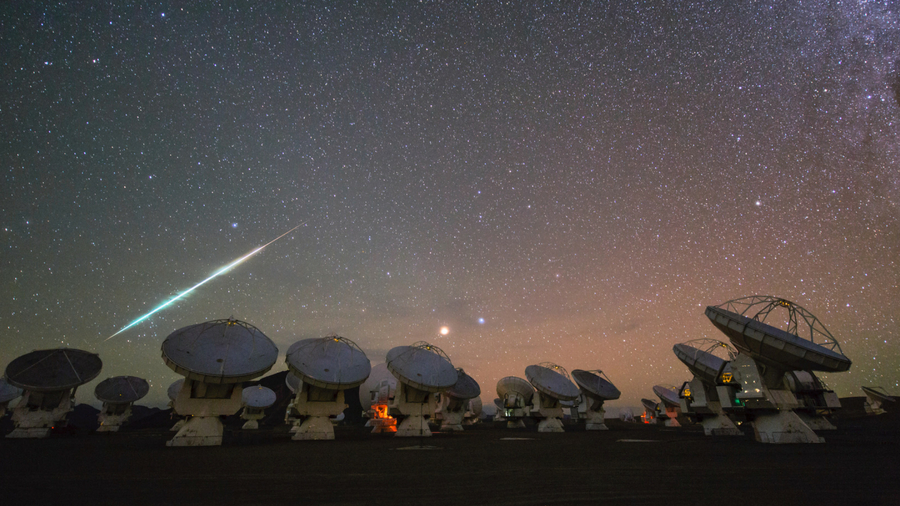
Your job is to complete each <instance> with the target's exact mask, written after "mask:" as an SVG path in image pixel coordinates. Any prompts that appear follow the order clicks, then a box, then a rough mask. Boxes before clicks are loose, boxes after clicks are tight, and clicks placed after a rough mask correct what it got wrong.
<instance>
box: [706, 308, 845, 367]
mask: <svg viewBox="0 0 900 506" xmlns="http://www.w3.org/2000/svg"><path fill="white" fill-rule="evenodd" d="M706 316H707V318H709V319H710V320H711V321H712V323H713V325H715V326H716V327H717V328H718V329H719V330H721V331H722V332H723V333H724V334H725V335H727V336H728V338H729V339H730V340H731V344H733V345H734V346H735V348H737V349H738V350H740V351H742V352H744V353H746V354H748V355H750V356H751V357H752V358H754V359H759V360H760V361H762V362H763V363H766V364H770V365H773V366H775V367H776V368H780V369H783V370H799V371H825V372H842V371H846V370H848V369H850V364H851V362H850V359H849V358H847V357H845V356H844V355H842V354H840V353H838V352H836V351H833V350H829V349H828V348H825V347H824V346H820V345H818V344H816V343H814V342H812V341H810V340H807V339H803V338H802V337H800V336H797V335H794V334H790V333H788V332H785V331H784V330H782V329H779V328H777V327H773V326H771V325H768V324H766V323H763V322H761V321H759V320H754V319H752V318H748V317H746V316H744V315H741V314H738V313H735V312H733V311H728V310H726V309H723V308H721V307H715V306H708V307H707V308H706Z"/></svg>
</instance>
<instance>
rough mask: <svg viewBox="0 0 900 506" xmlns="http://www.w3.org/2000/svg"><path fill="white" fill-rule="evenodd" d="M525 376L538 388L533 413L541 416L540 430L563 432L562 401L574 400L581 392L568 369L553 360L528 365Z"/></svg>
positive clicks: (533, 403) (533, 402)
mask: <svg viewBox="0 0 900 506" xmlns="http://www.w3.org/2000/svg"><path fill="white" fill-rule="evenodd" d="M525 377H526V378H528V381H529V382H530V383H531V385H532V386H534V388H535V390H537V393H536V394H535V396H534V400H533V401H532V409H531V415H532V416H535V415H537V416H538V417H539V418H541V421H540V422H539V423H538V432H563V431H564V429H563V425H562V417H563V408H562V405H561V401H574V400H575V399H577V398H578V395H579V394H580V391H579V390H578V387H576V386H575V384H574V383H572V380H571V379H570V378H569V373H568V371H566V370H565V369H564V368H563V367H562V366H559V365H557V364H554V363H552V362H543V363H540V364H536V365H530V366H528V367H526V368H525Z"/></svg>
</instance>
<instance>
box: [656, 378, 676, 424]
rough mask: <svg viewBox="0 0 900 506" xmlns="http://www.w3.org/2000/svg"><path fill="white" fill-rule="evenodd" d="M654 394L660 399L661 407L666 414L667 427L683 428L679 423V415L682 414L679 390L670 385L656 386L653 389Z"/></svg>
mask: <svg viewBox="0 0 900 506" xmlns="http://www.w3.org/2000/svg"><path fill="white" fill-rule="evenodd" d="M653 393H655V394H656V396H657V397H659V400H660V404H659V407H660V408H661V409H662V410H663V411H664V412H665V420H666V427H681V423H679V422H678V415H680V414H681V404H680V403H679V399H678V389H677V388H675V387H673V386H669V385H656V386H654V387H653ZM660 418H662V416H660Z"/></svg>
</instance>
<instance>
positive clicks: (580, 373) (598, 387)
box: [572, 369, 622, 401]
mask: <svg viewBox="0 0 900 506" xmlns="http://www.w3.org/2000/svg"><path fill="white" fill-rule="evenodd" d="M596 372H597V373H600V371H596ZM601 374H602V373H600V374H595V373H594V372H592V371H584V370H581V369H575V370H573V371H572V380H573V381H574V382H575V384H576V385H578V386H579V387H581V388H582V389H583V390H584V391H585V392H587V393H588V394H590V395H591V396H593V397H595V398H597V399H603V400H605V401H611V400H615V399H618V398H619V397H620V396H621V395H622V392H619V389H618V388H616V387H615V385H613V384H612V383H611V382H610V381H609V380H607V379H606V378H604V377H603V376H601Z"/></svg>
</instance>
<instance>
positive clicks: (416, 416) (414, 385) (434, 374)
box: [385, 341, 459, 437]
mask: <svg viewBox="0 0 900 506" xmlns="http://www.w3.org/2000/svg"><path fill="white" fill-rule="evenodd" d="M385 363H386V364H387V368H388V370H389V371H391V373H392V374H393V375H394V376H395V377H396V378H397V381H398V382H399V384H398V385H397V386H398V388H397V393H396V395H395V396H394V403H395V405H396V407H397V409H398V410H399V411H400V413H401V414H402V415H406V418H405V419H403V421H401V422H400V424H399V425H398V426H397V434H396V435H397V436H398V437H412V436H431V429H429V428H428V420H427V418H428V417H430V416H431V413H434V412H435V410H436V409H437V397H436V396H435V395H434V394H436V393H438V392H442V391H444V390H446V389H448V388H450V387H452V386H453V385H455V384H456V381H457V380H458V379H459V374H458V373H457V371H456V368H454V367H453V364H452V363H451V362H450V357H448V356H447V354H446V353H444V351H443V350H441V349H440V348H438V347H437V346H434V345H432V344H428V343H426V342H424V341H420V342H417V343H415V344H413V345H412V346H398V347H396V348H393V349H391V350H390V351H388V352H387V355H386V356H385ZM426 413H427V414H426Z"/></svg>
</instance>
